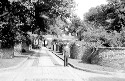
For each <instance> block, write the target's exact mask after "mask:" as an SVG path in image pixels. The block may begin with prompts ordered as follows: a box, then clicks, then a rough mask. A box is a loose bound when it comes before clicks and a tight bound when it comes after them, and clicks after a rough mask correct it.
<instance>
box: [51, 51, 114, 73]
mask: <svg viewBox="0 0 125 81" xmlns="http://www.w3.org/2000/svg"><path fill="white" fill-rule="evenodd" d="M51 52H52V53H53V54H55V55H56V56H57V57H59V58H60V59H61V60H63V61H64V59H63V58H61V57H60V56H59V55H58V54H57V53H56V52H54V51H51ZM68 64H69V65H70V66H71V67H73V68H75V69H78V70H82V71H86V72H91V73H98V74H104V75H107V74H108V75H114V74H116V72H108V71H98V70H91V69H86V68H80V67H79V66H77V65H74V64H72V63H68Z"/></svg>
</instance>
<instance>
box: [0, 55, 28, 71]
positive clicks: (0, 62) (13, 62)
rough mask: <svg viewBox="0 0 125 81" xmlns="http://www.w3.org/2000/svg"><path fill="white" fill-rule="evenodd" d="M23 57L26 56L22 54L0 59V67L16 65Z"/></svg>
mask: <svg viewBox="0 0 125 81" xmlns="http://www.w3.org/2000/svg"><path fill="white" fill-rule="evenodd" d="M25 59H26V57H24V56H23V57H22V56H19V57H14V58H13V59H0V69H1V68H8V67H12V66H16V65H18V64H19V63H20V62H22V61H24V60H25Z"/></svg>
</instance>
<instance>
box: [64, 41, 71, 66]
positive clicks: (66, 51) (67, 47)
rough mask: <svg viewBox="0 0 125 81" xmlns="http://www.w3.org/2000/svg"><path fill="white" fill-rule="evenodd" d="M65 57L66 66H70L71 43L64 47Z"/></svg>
mask: <svg viewBox="0 0 125 81" xmlns="http://www.w3.org/2000/svg"><path fill="white" fill-rule="evenodd" d="M63 55H64V66H68V58H69V56H70V48H69V43H67V44H66V46H64V49H63Z"/></svg>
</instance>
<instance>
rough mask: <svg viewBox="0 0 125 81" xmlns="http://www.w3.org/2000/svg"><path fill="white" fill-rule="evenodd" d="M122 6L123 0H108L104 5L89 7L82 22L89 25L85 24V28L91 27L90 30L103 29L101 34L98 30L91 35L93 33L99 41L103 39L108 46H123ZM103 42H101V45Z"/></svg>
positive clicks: (123, 17) (124, 16) (124, 20)
mask: <svg viewBox="0 0 125 81" xmlns="http://www.w3.org/2000/svg"><path fill="white" fill-rule="evenodd" d="M124 7H125V3H124V1H121V0H109V3H108V4H106V5H100V6H97V7H95V8H92V9H90V10H89V12H88V13H86V15H85V17H84V18H85V20H84V22H85V23H86V24H90V25H91V26H87V27H86V28H88V29H92V30H91V32H93V31H97V30H99V31H101V30H102V29H103V31H104V32H105V33H104V34H103V35H102V34H101V33H102V32H100V33H98V34H96V33H93V34H92V36H93V35H94V36H95V38H98V40H99V41H100V40H101V41H104V42H105V44H106V43H107V45H108V46H113V47H119V46H123V42H124V37H123V36H122V35H123V33H124V28H125V23H124V22H125V14H124V12H125V9H124ZM89 32H90V31H89ZM89 32H88V33H89ZM89 36H90V35H89ZM105 44H104V43H103V45H105Z"/></svg>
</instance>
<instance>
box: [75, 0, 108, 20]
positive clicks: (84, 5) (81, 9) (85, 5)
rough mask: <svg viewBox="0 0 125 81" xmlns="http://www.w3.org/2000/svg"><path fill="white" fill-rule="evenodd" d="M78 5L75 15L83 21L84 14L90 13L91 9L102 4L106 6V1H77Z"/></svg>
mask: <svg viewBox="0 0 125 81" xmlns="http://www.w3.org/2000/svg"><path fill="white" fill-rule="evenodd" d="M75 2H76V4H77V5H78V6H77V7H76V11H75V13H76V14H77V16H79V17H80V18H81V19H83V14H84V13H86V12H88V10H89V9H90V8H91V7H96V6H98V5H101V4H106V3H107V2H106V0H75Z"/></svg>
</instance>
